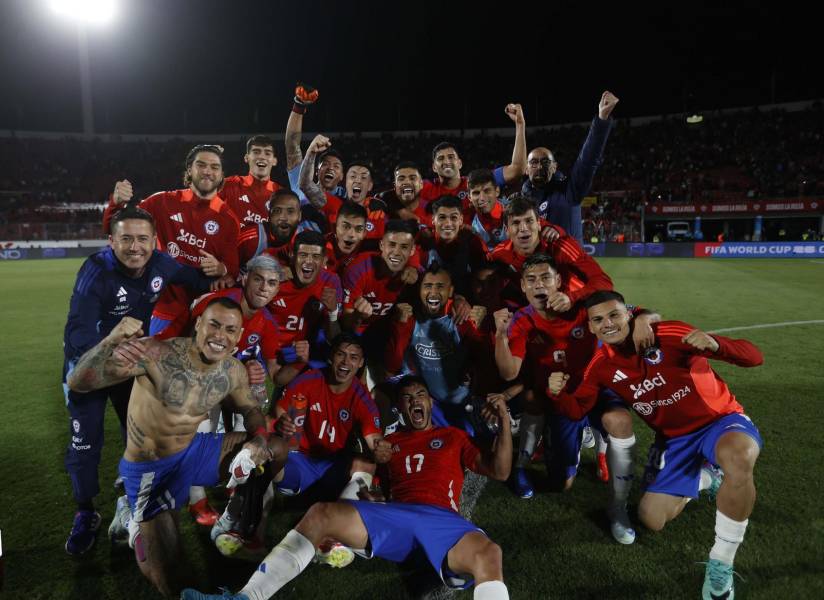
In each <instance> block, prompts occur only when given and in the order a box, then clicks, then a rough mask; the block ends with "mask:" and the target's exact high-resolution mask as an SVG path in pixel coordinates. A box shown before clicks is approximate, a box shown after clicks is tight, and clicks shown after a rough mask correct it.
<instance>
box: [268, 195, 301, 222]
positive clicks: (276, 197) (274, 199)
mask: <svg viewBox="0 0 824 600" xmlns="http://www.w3.org/2000/svg"><path fill="white" fill-rule="evenodd" d="M281 198H292V199H294V200H295V201H297V203H298V207H300V198H299V197H298V195H297V194H296V193H295V192H293V191H292V190H287V189H286V188H280V189H279V190H275V191H274V192H272V195H271V196H269V214H270V215H271V214H272V207H273V206H274V205H275V202H277V201H278V200H280V199H281Z"/></svg>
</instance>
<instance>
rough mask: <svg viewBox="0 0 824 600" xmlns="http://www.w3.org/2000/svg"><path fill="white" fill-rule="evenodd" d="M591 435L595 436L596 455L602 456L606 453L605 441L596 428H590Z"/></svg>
mask: <svg viewBox="0 0 824 600" xmlns="http://www.w3.org/2000/svg"><path fill="white" fill-rule="evenodd" d="M592 435H594V436H595V450H596V451H597V452H598V454H604V453H605V452H606V451H607V440H606V438H605V437H604V436H603V435H601V432H600V431H598V429H597V428H596V427H593V428H592Z"/></svg>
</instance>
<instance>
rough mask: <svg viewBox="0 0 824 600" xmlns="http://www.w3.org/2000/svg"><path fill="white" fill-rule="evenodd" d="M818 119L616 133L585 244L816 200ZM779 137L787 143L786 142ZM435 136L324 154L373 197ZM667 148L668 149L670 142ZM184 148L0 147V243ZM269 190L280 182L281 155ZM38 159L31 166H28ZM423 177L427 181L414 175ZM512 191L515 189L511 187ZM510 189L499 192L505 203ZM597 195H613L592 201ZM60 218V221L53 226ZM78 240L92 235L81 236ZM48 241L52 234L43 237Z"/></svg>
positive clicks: (710, 122)
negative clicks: (645, 208) (653, 226)
mask: <svg viewBox="0 0 824 600" xmlns="http://www.w3.org/2000/svg"><path fill="white" fill-rule="evenodd" d="M822 131H824V111H823V110H822V107H821V105H820V103H815V104H813V105H812V106H811V107H809V108H806V109H804V110H800V111H795V112H787V111H785V110H781V109H774V110H770V111H759V110H756V109H750V110H745V109H742V110H739V111H736V112H726V113H720V112H718V113H709V114H706V115H704V120H703V122H701V123H700V124H695V125H689V124H686V123H685V122H684V120H683V118H682V117H680V116H679V117H677V118H676V117H661V118H660V119H655V120H649V121H646V122H643V123H636V124H632V123H631V122H630V120H620V121H618V122H617V123H616V127H615V134H614V135H613V136H612V137H613V141H612V143H611V144H610V147H609V149H608V152H607V154H606V157H607V158H608V160H607V161H605V163H604V165H603V167H602V168H601V169H599V172H598V175H597V177H596V178H595V180H594V183H593V193H594V195H596V196H598V197H599V201H598V203H597V207H596V209H595V210H594V209H591V208H590V207H588V206H586V205H585V206H584V207H583V213H584V223H585V227H586V228H587V234H588V235H586V236H585V239H587V240H589V239H590V238H591V237H592V236H593V235H596V236H598V237H599V238H600V239H602V240H603V239H607V240H610V241H614V240H616V239H620V238H618V236H619V235H620V234H623V235H624V238H625V239H626V241H635V240H637V239H638V237H639V233H640V231H639V230H640V225H639V224H638V222H637V221H638V218H637V214H638V210H636V209H637V207H638V206H639V205H640V204H641V203H644V202H650V201H653V202H654V201H662V202H691V201H692V202H695V201H707V200H717V201H733V200H736V199H742V198H766V197H770V198H780V197H799V196H821V195H824V173H822V169H824V167H822V165H824V155H823V153H822V150H821V148H822V144H821V141H822V140H821V137H822ZM788 132H790V135H787V134H788ZM529 134H530V139H532V140H540V141H542V142H544V143H548V144H550V145H551V147H552V148H553V150H555V151H556V152H557V153H558V155H559V156H560V157H562V164H564V165H566V164H568V163H566V162H564V161H570V162H571V160H572V159H573V157H574V156H576V154H577V152H578V149H579V147H580V144H581V141H582V140H583V138H584V137H585V135H586V126H583V125H570V126H563V127H559V128H553V129H543V128H530V130H529ZM442 137H443V136H441V135H438V134H435V133H431V132H420V133H417V134H415V135H401V134H392V133H385V134H381V135H380V136H379V137H365V136H362V135H360V134H345V135H341V136H339V137H337V138H336V139H335V147H336V149H337V150H339V151H340V152H341V154H342V155H343V156H345V157H346V158H347V161H363V162H367V163H368V164H369V166H370V167H371V171H372V177H373V181H374V189H375V191H376V192H377V191H380V190H385V189H388V188H390V187H391V185H392V177H391V175H392V169H393V167H394V166H395V165H396V164H397V163H398V162H400V161H401V160H412V161H413V162H415V163H416V164H419V165H427V163H428V158H427V155H428V153H429V151H430V149H431V148H432V147H433V146H434V145H435V144H436V143H438V141H440V140H441V138H442ZM450 139H452V140H453V142H455V143H457V144H459V146H460V151H461V157H462V159H463V160H464V161H465V162H466V164H468V165H473V167H478V168H481V167H486V168H490V167H492V166H494V164H495V161H496V160H498V158H499V157H501V156H505V155H506V153H507V152H508V151H509V149H510V148H511V144H512V140H511V138H510V137H508V136H502V135H496V134H489V133H486V132H484V131H480V132H474V133H467V134H465V135H458V136H453V137H451V138H450ZM674 140H677V143H674ZM244 143H245V141H244V140H236V141H231V142H227V143H225V144H222V145H223V146H224V147H225V156H226V168H227V171H236V170H237V169H240V167H241V166H242V165H241V164H240V160H239V158H238V157H241V156H242V155H243V144H244ZM189 146H190V144H187V142H186V141H184V140H182V139H175V140H170V141H165V142H156V141H148V140H146V141H141V142H116V141H109V142H102V141H91V142H88V141H81V140H77V139H71V138H67V139H62V140H45V139H37V138H16V137H11V138H0V237H2V238H4V239H28V238H29V237H30V236H32V235H33V234H32V232H34V236H33V238H32V239H48V238H49V237H52V239H54V238H55V237H56V238H59V239H71V237H72V233H71V231H69V230H67V229H65V228H51V229H50V228H48V227H46V226H44V225H43V226H40V227H35V228H34V229H31V228H29V229H24V228H21V227H20V225H21V224H22V223H30V224H33V223H37V224H41V225H42V224H45V223H50V222H56V219H54V218H53V217H52V216H51V215H52V214H53V207H55V206H60V207H65V208H67V209H68V210H67V212H68V213H72V212H77V213H78V214H77V215H75V216H71V217H69V218H70V219H71V220H72V222H76V223H79V222H84V221H85V222H88V223H92V222H97V219H96V218H91V217H92V215H89V214H83V211H84V210H85V209H82V208H81V209H73V208H72V207H74V206H78V205H86V204H89V203H97V204H99V203H100V202H102V201H103V199H104V198H105V196H106V195H107V194H108V192H109V191H110V190H109V187H110V185H109V183H110V182H109V179H110V177H111V175H112V174H118V173H127V172H130V171H131V170H132V169H130V165H132V164H134V163H136V162H137V163H139V164H140V165H141V168H140V172H139V173H138V174H134V175H133V176H134V177H135V179H136V181H135V184H136V185H137V186H138V187H139V190H140V191H144V190H145V191H146V192H147V193H148V191H150V190H158V189H170V188H172V187H174V186H175V185H176V184H177V182H178V181H179V179H180V170H179V168H177V167H176V165H178V164H179V161H180V159H179V157H180V156H182V155H185V153H186V151H187V149H188V147H189ZM276 152H277V153H278V165H277V166H276V168H275V170H274V171H273V179H275V180H276V181H278V182H280V183H281V184H286V183H287V177H286V173H285V169H284V168H283V165H284V164H285V162H284V156H283V153H282V148H280V147H279V148H277V150H276ZM32 157H37V160H32V159H31V158H32ZM424 171H426V172H425V173H423V174H424V175H426V176H428V175H429V174H430V173H429V172H428V169H426V168H424ZM515 187H516V188H517V187H518V186H515ZM510 191H512V190H504V192H505V193H508V192H510ZM606 192H624V193H625V199H624V200H623V201H620V202H619V201H618V200H616V198H617V196H615V195H612V196H602V193H606ZM64 216H65V214H61V219H59V220H61V221H62V220H64V218H63V217H64ZM87 229H88V231H89V232H92V231H93V229H91V228H88V227H87ZM52 233H53V235H52Z"/></svg>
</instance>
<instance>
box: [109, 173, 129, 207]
mask: <svg viewBox="0 0 824 600" xmlns="http://www.w3.org/2000/svg"><path fill="white" fill-rule="evenodd" d="M133 195H134V190H132V184H131V182H130V181H129V180H128V179H124V180H123V181H118V182H117V183H115V184H114V191H113V192H112V198H113V199H114V203H115V204H125V203H126V202H128V201H129V200H131V199H132V196H133Z"/></svg>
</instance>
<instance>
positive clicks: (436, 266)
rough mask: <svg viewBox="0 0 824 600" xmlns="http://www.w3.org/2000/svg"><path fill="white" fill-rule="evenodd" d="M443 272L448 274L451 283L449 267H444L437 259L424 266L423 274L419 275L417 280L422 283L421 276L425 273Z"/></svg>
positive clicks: (439, 273) (437, 273) (425, 274)
mask: <svg viewBox="0 0 824 600" xmlns="http://www.w3.org/2000/svg"><path fill="white" fill-rule="evenodd" d="M443 273H446V274H447V275H449V283H452V273H450V272H449V269H447V268H446V267H444V266H443V265H442V264H441V263H439V262H438V261H437V260H436V261H433V262H432V264H430V265H429V266H428V267H426V271H424V272H423V275H421V277H420V279H419V282H420V283H422V282H423V278H424V277H426V276H427V275H441V274H443Z"/></svg>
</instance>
